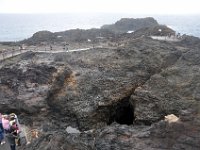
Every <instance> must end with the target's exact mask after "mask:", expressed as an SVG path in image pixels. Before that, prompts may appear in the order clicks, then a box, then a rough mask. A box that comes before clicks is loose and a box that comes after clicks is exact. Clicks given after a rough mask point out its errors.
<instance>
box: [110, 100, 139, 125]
mask: <svg viewBox="0 0 200 150" xmlns="http://www.w3.org/2000/svg"><path fill="white" fill-rule="evenodd" d="M129 99H130V97H126V98H124V99H122V100H120V102H118V103H116V104H115V105H113V106H112V108H111V111H110V118H109V122H108V125H110V124H112V123H113V122H117V123H119V124H126V125H132V124H133V122H134V120H135V118H134V108H133V106H132V105H131V103H130V102H129Z"/></svg>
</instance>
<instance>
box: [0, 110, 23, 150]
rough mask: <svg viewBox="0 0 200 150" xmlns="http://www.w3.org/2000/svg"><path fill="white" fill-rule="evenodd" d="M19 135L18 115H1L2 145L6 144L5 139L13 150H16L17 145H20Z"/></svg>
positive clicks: (0, 141)
mask: <svg viewBox="0 0 200 150" xmlns="http://www.w3.org/2000/svg"><path fill="white" fill-rule="evenodd" d="M19 133H20V128H19V122H18V118H17V115H16V114H14V113H12V114H9V115H2V114H1V113H0V144H1V145H3V144H5V139H7V140H6V142H8V144H9V145H10V148H11V150H16V145H20V139H19Z"/></svg>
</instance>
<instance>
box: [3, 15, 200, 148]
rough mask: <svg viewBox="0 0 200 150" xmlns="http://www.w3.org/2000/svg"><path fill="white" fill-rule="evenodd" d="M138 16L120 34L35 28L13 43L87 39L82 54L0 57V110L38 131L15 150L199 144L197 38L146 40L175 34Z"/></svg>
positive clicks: (104, 29) (199, 50) (103, 30)
mask: <svg viewBox="0 0 200 150" xmlns="http://www.w3.org/2000/svg"><path fill="white" fill-rule="evenodd" d="M125 20H126V19H122V20H120V21H119V22H120V23H119V24H121V22H124V21H125ZM146 21H147V22H148V21H149V26H146V25H145V26H144V28H143V26H142V28H140V29H139V28H138V27H139V26H141V24H140V22H139V23H138V26H137V27H135V26H136V25H131V26H134V29H133V28H126V30H125V29H122V30H123V33H122V32H113V31H112V30H109V29H108V28H110V27H107V26H104V27H102V28H101V29H91V30H81V29H77V30H69V31H65V32H57V33H51V32H49V31H42V32H38V33H35V34H34V35H33V36H32V37H31V38H29V39H26V40H24V41H21V42H19V43H17V44H26V45H42V44H44V43H46V44H52V45H53V44H57V45H59V44H62V43H63V42H65V41H68V42H69V43H70V44H75V43H79V44H80V46H81V44H82V45H84V46H86V45H87V43H88V39H91V40H92V41H93V42H92V44H93V47H92V48H91V49H89V50H87V51H76V52H70V51H69V52H60V53H50V52H49V53H47V52H34V51H31V52H30V51H29V52H26V53H23V54H21V55H17V56H15V57H12V58H9V59H5V60H3V61H2V62H1V66H0V110H1V112H4V113H12V112H15V113H16V114H17V115H18V117H19V120H20V123H21V124H22V125H24V126H27V127H28V128H30V129H37V130H38V131H39V138H36V139H33V140H32V141H31V143H30V144H28V145H22V146H20V147H18V149H19V150H71V149H80V150H89V149H91V150H94V149H97V150H111V149H122V150H127V149H132V150H141V149H143V150H166V149H168V150H181V149H187V150H199V149H200V145H199V143H200V94H199V91H200V82H199V81H200V75H199V74H200V69H199V68H200V61H199V57H200V39H199V38H196V37H192V36H184V38H181V40H180V41H177V42H173V41H160V40H154V39H152V38H151V37H150V36H149V35H158V36H160V35H162V36H163V35H169V34H171V35H175V31H173V30H171V29H169V28H167V27H166V26H163V25H158V23H157V21H155V20H153V19H151V18H147V20H146ZM125 22H126V21H125ZM116 24H118V23H116ZM128 24H131V23H130V22H129V20H128ZM145 24H146V23H145ZM112 26H113V25H112ZM122 26H123V25H122ZM124 27H126V26H124ZM160 29H161V30H160ZM129 30H134V31H135V30H137V31H135V32H133V33H127V31H129ZM80 33H81V34H80ZM99 37H103V38H99ZM96 39H101V40H96ZM4 44H5V43H4ZM9 44H10V43H9ZM88 44H90V43H88ZM0 149H1V148H0Z"/></svg>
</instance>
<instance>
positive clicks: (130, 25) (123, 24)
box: [101, 17, 158, 33]
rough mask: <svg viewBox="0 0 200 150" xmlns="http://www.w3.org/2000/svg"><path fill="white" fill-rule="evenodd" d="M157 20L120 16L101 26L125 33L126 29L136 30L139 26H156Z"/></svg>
mask: <svg viewBox="0 0 200 150" xmlns="http://www.w3.org/2000/svg"><path fill="white" fill-rule="evenodd" d="M157 25H158V22H157V21H156V20H155V19H154V18H151V17H148V18H137V19H133V18H122V19H121V20H119V21H117V22H116V23H115V24H112V25H104V26H102V27H101V28H102V29H107V30H110V31H112V32H116V33H126V32H128V31H136V30H138V29H141V28H146V27H153V26H157Z"/></svg>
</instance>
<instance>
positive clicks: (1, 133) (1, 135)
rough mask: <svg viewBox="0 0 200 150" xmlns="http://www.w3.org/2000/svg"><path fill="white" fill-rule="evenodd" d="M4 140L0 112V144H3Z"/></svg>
mask: <svg viewBox="0 0 200 150" xmlns="http://www.w3.org/2000/svg"><path fill="white" fill-rule="evenodd" d="M3 140H4V128H3V124H2V115H1V113H0V144H1V145H2V144H4V143H5V141H3Z"/></svg>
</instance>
